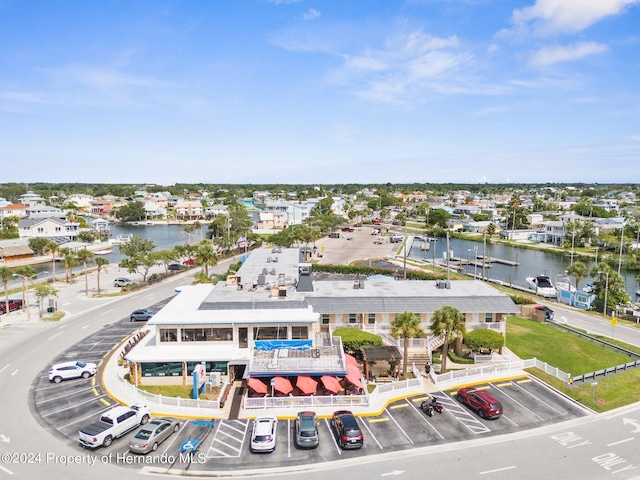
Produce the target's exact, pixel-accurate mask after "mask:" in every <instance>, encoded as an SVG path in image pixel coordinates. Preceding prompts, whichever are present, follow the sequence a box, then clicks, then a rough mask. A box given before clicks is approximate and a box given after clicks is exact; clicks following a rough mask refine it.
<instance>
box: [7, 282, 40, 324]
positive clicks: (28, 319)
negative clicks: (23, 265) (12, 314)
mask: <svg viewBox="0 0 640 480" xmlns="http://www.w3.org/2000/svg"><path fill="white" fill-rule="evenodd" d="M41 273H42V274H46V273H49V272H46V271H45V272H39V273H36V274H35V275H31V276H30V277H28V276H26V275H21V274H19V273H14V274H13V275H14V277H20V278H22V281H23V282H28V281H29V280H31V279H32V278H36V277H37V276H38V275H40V274H41ZM27 286H28V285H27ZM23 287H24V285H23ZM23 300H24V302H25V303H26V304H27V321H29V322H30V321H31V308H30V305H31V304H30V302H29V289H28V288H27V289H26V296H25V297H24V299H23ZM23 308H24V305H23Z"/></svg>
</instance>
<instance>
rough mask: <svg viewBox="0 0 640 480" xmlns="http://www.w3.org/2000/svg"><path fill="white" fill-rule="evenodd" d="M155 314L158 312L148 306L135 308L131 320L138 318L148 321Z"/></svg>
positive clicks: (135, 320)
mask: <svg viewBox="0 0 640 480" xmlns="http://www.w3.org/2000/svg"><path fill="white" fill-rule="evenodd" d="M155 314H156V312H154V311H151V310H148V309H146V308H143V309H141V310H134V311H133V312H131V317H130V320H131V321H132V322H137V321H138V320H141V321H143V322H146V321H147V320H149V319H150V318H151V317H153V316H154V315H155Z"/></svg>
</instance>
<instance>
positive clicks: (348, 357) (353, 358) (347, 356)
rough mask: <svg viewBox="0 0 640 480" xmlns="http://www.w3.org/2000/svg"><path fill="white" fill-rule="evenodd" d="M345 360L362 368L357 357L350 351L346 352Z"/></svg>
mask: <svg viewBox="0 0 640 480" xmlns="http://www.w3.org/2000/svg"><path fill="white" fill-rule="evenodd" d="M344 361H345V362H346V363H347V366H349V365H353V366H354V367H358V368H360V366H359V365H358V360H356V357H354V356H352V355H349V354H348V353H345V354H344Z"/></svg>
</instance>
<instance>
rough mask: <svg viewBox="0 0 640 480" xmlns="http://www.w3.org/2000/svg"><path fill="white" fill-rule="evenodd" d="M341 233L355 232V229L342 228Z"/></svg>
mask: <svg viewBox="0 0 640 480" xmlns="http://www.w3.org/2000/svg"><path fill="white" fill-rule="evenodd" d="M342 231H343V232H355V231H356V229H355V228H353V227H344V228H343V229H342Z"/></svg>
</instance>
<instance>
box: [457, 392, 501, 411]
mask: <svg viewBox="0 0 640 480" xmlns="http://www.w3.org/2000/svg"><path fill="white" fill-rule="evenodd" d="M457 398H458V401H459V402H460V403H464V404H466V405H467V406H468V407H469V408H470V409H471V410H474V411H475V412H477V413H478V416H479V417H481V418H498V417H499V416H500V415H502V404H501V403H500V401H499V400H498V399H497V398H496V397H494V396H493V395H491V394H490V393H489V392H486V391H484V390H476V389H475V388H473V387H464V388H461V389H460V390H458V395H457Z"/></svg>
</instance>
